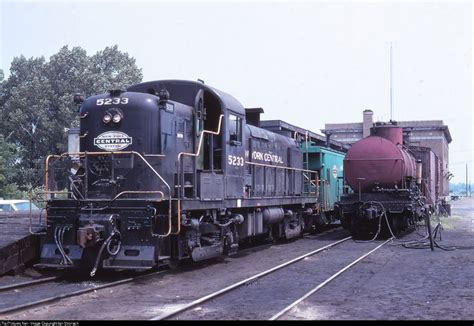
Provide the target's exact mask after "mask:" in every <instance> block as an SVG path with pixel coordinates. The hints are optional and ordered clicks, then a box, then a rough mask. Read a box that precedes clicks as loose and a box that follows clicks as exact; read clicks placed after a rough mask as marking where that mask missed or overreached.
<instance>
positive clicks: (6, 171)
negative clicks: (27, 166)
mask: <svg viewBox="0 0 474 326" xmlns="http://www.w3.org/2000/svg"><path fill="white" fill-rule="evenodd" d="M16 158H17V153H16V149H15V146H14V145H13V144H11V143H8V142H6V141H5V138H4V137H3V135H0V198H3V199H18V198H23V196H24V193H22V192H21V190H19V189H18V185H16V184H15V183H10V182H11V180H12V179H13V176H14V175H15V173H16V170H15V162H16Z"/></svg>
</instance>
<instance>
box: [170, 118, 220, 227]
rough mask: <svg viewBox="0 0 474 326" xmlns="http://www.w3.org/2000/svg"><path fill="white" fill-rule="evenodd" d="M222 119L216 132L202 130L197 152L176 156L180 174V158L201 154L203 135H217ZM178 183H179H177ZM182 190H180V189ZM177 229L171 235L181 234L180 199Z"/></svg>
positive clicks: (181, 153) (182, 153)
mask: <svg viewBox="0 0 474 326" xmlns="http://www.w3.org/2000/svg"><path fill="white" fill-rule="evenodd" d="M223 118H224V115H223V114H221V115H220V116H219V123H218V125H217V131H211V130H203V131H202V132H201V136H200V138H199V144H198V148H197V152H196V153H187V152H180V153H179V154H178V169H179V172H180V173H181V157H183V156H194V157H197V156H199V154H200V153H201V147H202V142H203V139H204V135H205V134H209V135H219V134H220V133H221V127H222V120H223ZM180 173H178V180H179V179H180V178H181V176H180ZM179 183H180V182H179ZM181 187H184V184H182V185H181ZM181 189H182V188H181ZM177 206H178V224H177V225H178V227H177V231H176V232H174V233H173V234H179V232H181V199H180V198H178V205H177Z"/></svg>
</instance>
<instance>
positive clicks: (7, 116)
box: [0, 46, 142, 192]
mask: <svg viewBox="0 0 474 326" xmlns="http://www.w3.org/2000/svg"><path fill="white" fill-rule="evenodd" d="M2 76H3V72H2V71H0V130H1V132H2V133H3V135H4V137H5V138H4V139H3V141H4V142H8V144H9V145H4V146H6V148H10V147H8V146H10V145H11V146H13V147H14V148H15V150H16V152H17V154H16V155H17V157H16V163H15V173H13V174H9V175H8V176H6V177H5V178H6V181H5V182H6V184H12V185H13V184H17V185H18V188H19V189H20V190H27V189H28V188H30V187H37V186H39V185H41V184H42V181H43V165H44V160H45V158H46V156H47V155H48V154H58V153H61V152H64V151H65V150H66V148H67V140H66V133H65V128H70V127H76V126H78V124H79V121H78V115H77V107H76V106H75V105H74V103H72V98H73V95H74V94H75V93H77V92H80V93H83V94H85V95H86V96H90V95H94V94H99V93H102V92H104V91H107V90H108V89H111V88H117V87H127V86H129V85H131V84H134V83H138V82H140V81H141V80H142V72H141V69H139V68H138V67H137V66H136V64H135V59H134V58H131V57H130V56H129V55H128V53H123V52H120V51H119V50H118V47H117V46H113V47H106V48H105V49H104V50H103V51H99V52H97V53H96V54H94V55H93V56H88V55H87V53H86V51H85V50H84V49H82V48H80V47H73V48H72V49H69V48H68V46H64V47H62V48H61V49H60V50H59V52H58V53H56V54H54V55H52V56H51V57H50V58H49V61H46V60H45V59H44V58H43V57H40V58H29V59H27V58H25V57H24V56H23V55H21V56H19V57H16V58H14V59H13V61H12V64H11V68H10V76H9V77H8V79H7V80H5V81H3V78H2ZM6 184H0V187H2V188H1V189H0V192H1V191H4V187H6ZM12 187H13V186H12ZM5 189H6V188H5ZM9 189H13V188H9ZM12 191H13V190H12Z"/></svg>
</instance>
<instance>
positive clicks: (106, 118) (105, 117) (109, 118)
mask: <svg viewBox="0 0 474 326" xmlns="http://www.w3.org/2000/svg"><path fill="white" fill-rule="evenodd" d="M110 120H112V116H111V115H110V114H106V115H104V117H103V118H102V121H103V122H104V123H109V122H110Z"/></svg>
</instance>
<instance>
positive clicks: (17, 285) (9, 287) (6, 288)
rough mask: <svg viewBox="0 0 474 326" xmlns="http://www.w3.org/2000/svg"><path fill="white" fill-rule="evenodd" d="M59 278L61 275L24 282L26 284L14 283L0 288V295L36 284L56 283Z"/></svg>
mask: <svg viewBox="0 0 474 326" xmlns="http://www.w3.org/2000/svg"><path fill="white" fill-rule="evenodd" d="M61 277H62V276H61V275H58V276H51V277H43V278H39V279H36V280H32V281H26V282H21V283H20V282H19V283H15V284H10V285H5V286H0V293H1V292H6V291H15V290H17V289H20V288H24V287H29V286H32V285H36V284H42V283H47V282H53V281H57V280H59V279H61Z"/></svg>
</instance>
